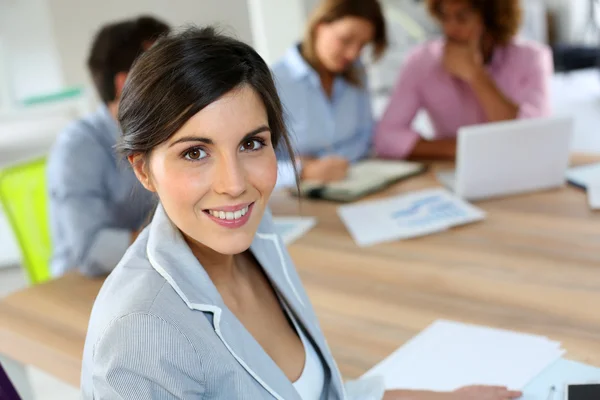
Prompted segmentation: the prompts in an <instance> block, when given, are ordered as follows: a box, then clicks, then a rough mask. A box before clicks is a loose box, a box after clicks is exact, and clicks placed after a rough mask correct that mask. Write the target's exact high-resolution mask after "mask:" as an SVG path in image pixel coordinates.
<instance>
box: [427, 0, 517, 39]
mask: <svg viewBox="0 0 600 400" xmlns="http://www.w3.org/2000/svg"><path fill="white" fill-rule="evenodd" d="M442 1H444V0H427V5H428V7H429V12H430V13H431V15H433V16H434V17H436V18H438V19H439V18H440V17H441V4H442ZM464 1H465V2H467V3H468V4H469V5H470V6H471V8H472V9H474V10H475V11H476V12H478V13H479V14H480V15H481V16H482V18H483V24H484V25H485V29H486V32H487V33H488V34H489V35H490V36H491V37H492V39H493V40H494V43H495V44H497V45H505V44H507V43H508V42H510V40H511V39H512V38H513V37H514V36H515V35H516V34H517V32H518V31H519V27H520V25H521V13H522V10H521V5H520V1H519V0H464Z"/></svg>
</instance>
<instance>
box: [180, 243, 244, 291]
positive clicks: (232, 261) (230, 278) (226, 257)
mask: <svg viewBox="0 0 600 400" xmlns="http://www.w3.org/2000/svg"><path fill="white" fill-rule="evenodd" d="M185 240H186V242H187V243H188V245H189V246H190V249H191V250H192V253H193V254H194V256H195V257H196V259H197V260H198V262H200V264H202V267H203V268H204V270H205V271H206V273H207V274H208V276H209V277H210V279H211V280H212V281H213V283H214V284H215V286H217V287H219V286H222V285H224V286H230V285H231V284H232V283H233V282H235V280H236V279H237V278H238V277H239V275H240V272H242V271H241V270H240V268H239V266H238V263H236V256H235V255H232V254H221V253H219V252H217V251H215V250H213V249H211V248H210V247H208V246H205V245H203V244H201V243H199V242H197V241H195V240H194V239H191V238H189V237H185Z"/></svg>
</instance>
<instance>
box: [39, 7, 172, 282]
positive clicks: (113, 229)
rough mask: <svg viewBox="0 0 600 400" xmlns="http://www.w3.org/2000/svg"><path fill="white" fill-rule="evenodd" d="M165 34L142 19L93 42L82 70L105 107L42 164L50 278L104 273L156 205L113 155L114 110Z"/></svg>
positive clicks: (61, 140) (73, 128)
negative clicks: (136, 68)
mask: <svg viewBox="0 0 600 400" xmlns="http://www.w3.org/2000/svg"><path fill="white" fill-rule="evenodd" d="M168 32H169V27H168V25H167V24H165V23H163V22H161V21H159V20H157V19H155V18H152V17H140V18H137V19H132V20H127V21H122V22H118V23H114V24H110V25H106V26H104V27H103V28H102V29H101V30H100V31H99V33H98V34H97V36H96V38H95V40H94V42H93V45H92V49H91V52H90V56H89V59H88V68H89V70H90V72H91V75H92V78H93V81H94V84H95V86H96V89H97V91H98V94H99V95H100V98H101V100H102V102H103V104H102V105H101V106H100V107H99V108H98V109H97V110H96V111H95V112H93V113H91V114H90V115H88V116H86V117H85V118H83V119H81V120H79V121H75V122H74V123H72V124H71V125H69V126H68V127H67V128H66V129H65V130H64V131H63V132H62V133H61V134H60V135H59V137H58V139H57V141H56V143H55V145H54V147H53V149H52V151H51V154H50V157H49V159H48V171H47V173H48V190H49V201H50V225H51V231H52V232H51V233H52V241H53V255H52V261H51V270H52V275H53V276H60V275H62V274H64V273H65V272H67V271H69V270H73V269H79V270H80V271H81V272H82V273H83V274H85V275H90V276H95V275H104V274H108V273H109V272H110V271H112V269H113V268H114V267H115V266H116V265H117V263H118V262H119V261H120V259H121V257H122V256H123V255H124V254H125V251H126V250H127V248H128V247H129V245H130V244H131V243H132V242H133V241H134V240H135V238H136V237H137V234H138V232H139V230H140V229H141V228H142V227H143V225H144V223H145V222H146V221H147V220H148V219H149V217H150V214H151V213H152V210H153V208H154V205H155V203H156V201H155V199H154V198H153V196H152V195H151V194H150V192H147V191H146V190H144V188H143V187H142V186H141V184H140V183H139V182H138V180H137V179H136V177H135V175H134V173H133V171H132V170H131V168H130V166H129V164H128V163H127V160H125V159H123V158H122V157H120V156H119V155H117V154H116V153H115V149H114V147H115V145H116V144H117V141H118V139H119V137H120V135H121V132H120V129H119V126H118V123H117V110H118V106H119V98H120V94H121V91H122V89H123V86H124V85H125V80H126V78H127V73H128V71H129V69H130V68H131V66H132V65H133V62H134V61H135V59H136V58H137V57H138V56H139V54H141V53H142V52H143V51H144V50H146V49H147V48H148V47H150V46H151V45H152V43H154V41H155V40H156V39H157V37H158V36H160V35H163V34H166V33H168Z"/></svg>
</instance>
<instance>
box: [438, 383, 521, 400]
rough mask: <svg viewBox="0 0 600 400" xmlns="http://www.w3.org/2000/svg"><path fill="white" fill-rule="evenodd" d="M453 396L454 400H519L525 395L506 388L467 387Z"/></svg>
mask: <svg viewBox="0 0 600 400" xmlns="http://www.w3.org/2000/svg"><path fill="white" fill-rule="evenodd" d="M451 395H454V397H451V399H452V400H454V399H456V400H509V399H518V398H519V397H521V396H522V395H523V393H521V392H518V391H516V390H510V389H508V388H506V387H504V386H467V387H464V388H460V389H458V390H457V391H455V392H452V393H451ZM448 399H450V397H449V398H448Z"/></svg>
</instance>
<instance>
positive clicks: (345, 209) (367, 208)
mask: <svg viewBox="0 0 600 400" xmlns="http://www.w3.org/2000/svg"><path fill="white" fill-rule="evenodd" d="M338 214H339V216H340V218H341V219H342V221H343V222H344V224H345V225H346V228H348V230H349V231H350V234H351V235H352V237H353V238H354V240H355V242H356V243H357V244H358V245H359V246H370V245H374V244H377V243H381V242H387V241H393V240H399V239H409V238H414V237H418V236H424V235H428V234H431V233H435V232H440V231H443V230H446V229H448V228H451V227H453V226H457V225H462V224H467V223H471V222H475V221H480V220H482V219H484V218H485V213H484V212H483V211H482V210H480V209H478V208H476V207H474V206H472V205H471V204H469V203H467V202H465V201H464V200H462V199H460V198H458V197H457V196H455V195H453V194H452V193H450V192H449V191H447V190H445V189H427V190H423V191H419V192H413V193H410V194H407V195H401V196H396V197H391V198H387V199H384V200H376V201H369V202H362V203H357V204H352V205H345V206H341V207H339V208H338Z"/></svg>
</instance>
